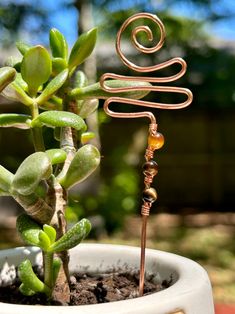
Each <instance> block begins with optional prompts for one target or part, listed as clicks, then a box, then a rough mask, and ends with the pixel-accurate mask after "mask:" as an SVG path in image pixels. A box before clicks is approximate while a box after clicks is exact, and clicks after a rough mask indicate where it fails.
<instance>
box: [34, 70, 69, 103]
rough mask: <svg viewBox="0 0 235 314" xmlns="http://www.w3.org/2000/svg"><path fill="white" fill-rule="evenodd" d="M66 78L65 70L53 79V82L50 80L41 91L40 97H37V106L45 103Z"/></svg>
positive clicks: (66, 71) (66, 72)
mask: <svg viewBox="0 0 235 314" xmlns="http://www.w3.org/2000/svg"><path fill="white" fill-rule="evenodd" d="M67 77H68V70H67V69H66V70H64V71H62V72H61V73H60V74H58V75H57V76H56V77H54V78H53V80H51V81H50V83H49V84H48V85H47V86H46V87H45V89H44V90H43V91H42V93H41V95H40V96H38V97H37V99H36V102H37V104H38V105H41V104H43V103H44V102H45V101H47V100H48V99H50V98H51V97H52V96H53V95H54V94H55V93H56V92H57V90H58V89H59V88H60V87H61V86H62V85H63V84H64V82H65V81H66V79H67Z"/></svg>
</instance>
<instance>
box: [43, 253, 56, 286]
mask: <svg viewBox="0 0 235 314" xmlns="http://www.w3.org/2000/svg"><path fill="white" fill-rule="evenodd" d="M43 259H44V283H45V284H46V285H47V286H48V287H49V288H50V289H52V288H53V284H54V278H53V253H47V252H44V253H43Z"/></svg>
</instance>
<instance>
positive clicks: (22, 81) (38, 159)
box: [0, 28, 148, 302]
mask: <svg viewBox="0 0 235 314" xmlns="http://www.w3.org/2000/svg"><path fill="white" fill-rule="evenodd" d="M96 38H97V29H96V28H93V29H91V30H90V31H88V32H87V33H84V34H82V35H81V36H79V38H78V39H77V41H76V42H75V44H74V46H73V47H72V49H71V51H70V53H69V49H68V45H67V41H66V39H65V37H64V36H63V34H61V33H60V32H59V31H58V30H57V29H52V30H51V31H50V34H49V42H50V51H49V50H48V49H47V48H45V47H44V46H42V45H36V46H30V45H28V44H26V43H23V42H17V43H16V46H17V48H18V50H19V52H20V54H21V55H22V57H21V58H20V59H19V60H18V59H17V60H15V59H14V58H9V59H8V60H7V61H6V63H5V66H4V67H2V68H1V69H0V92H1V95H2V96H3V97H5V98H7V99H9V100H12V101H16V102H18V103H20V104H21V105H22V106H24V107H25V108H24V112H26V113H27V114H21V113H3V114H0V127H4V128H11V127H14V128H20V129H24V130H28V129H30V132H31V137H32V142H33V146H34V148H33V150H34V152H33V153H32V154H31V155H29V156H28V157H27V158H26V159H25V160H23V162H22V163H21V164H20V165H19V167H18V169H17V170H16V172H15V173H11V172H10V171H8V170H7V169H6V168H5V167H3V166H1V165H0V195H1V196H4V195H10V196H12V197H13V198H14V199H15V200H16V201H17V202H18V203H19V204H20V205H21V207H22V208H23V213H22V214H20V216H19V217H18V218H17V223H16V228H17V230H18V233H19V235H20V236H21V238H22V239H23V240H24V241H25V243H27V244H29V245H34V246H37V247H39V248H41V250H42V256H43V274H44V275H43V279H39V278H38V277H37V275H36V274H35V273H34V270H33V268H32V265H31V262H30V261H29V260H28V259H27V260H23V261H22V263H21V264H20V265H19V268H18V274H19V278H20V280H21V282H22V284H21V286H20V291H21V292H22V293H23V294H25V295H33V294H35V293H45V294H46V296H47V297H48V299H50V298H54V299H60V300H62V301H65V302H67V301H68V300H69V271H68V263H69V254H68V250H69V249H71V248H72V247H74V246H76V245H77V244H79V242H80V241H81V240H83V239H84V238H85V237H86V236H87V234H88V233H89V231H90V229H91V224H90V222H89V221H88V220H87V219H86V218H83V219H82V220H81V221H79V222H77V223H76V224H75V225H74V226H73V227H72V228H71V229H70V230H68V229H67V222H66V219H65V209H66V206H67V200H68V193H69V189H70V188H71V187H72V186H74V185H76V184H78V183H80V182H82V181H83V180H85V179H86V178H87V177H89V176H90V175H91V174H92V173H93V172H94V170H95V169H96V168H97V166H98V165H99V163H100V152H99V150H98V149H97V148H96V147H95V146H93V145H92V144H90V143H89V141H90V139H91V138H93V137H94V134H93V133H92V132H89V130H87V125H86V118H87V117H88V116H89V115H90V114H92V113H93V112H94V111H95V110H97V107H98V100H99V99H105V98H107V97H110V95H111V94H110V93H109V92H105V91H104V90H102V88H101V87H100V84H99V82H97V83H93V84H89V82H88V80H87V78H86V75H85V74H84V73H83V72H82V71H81V69H80V68H79V67H80V65H81V64H82V63H83V62H84V61H85V60H86V59H87V58H88V57H89V55H90V54H91V53H92V51H93V49H94V47H95V43H96ZM88 62H89V60H88ZM106 84H107V85H109V86H110V87H114V86H115V87H124V86H130V85H132V86H133V85H134V86H137V85H145V84H148V83H145V82H131V81H130V82H124V81H118V80H116V81H112V80H110V81H107V83H106ZM145 94H146V92H145V91H138V90H134V91H130V92H126V93H119V94H115V95H116V96H128V97H129V98H133V99H139V98H142V97H144V96H145ZM45 128H53V134H54V138H55V142H54V143H57V145H55V144H54V143H53V144H52V145H53V147H46V145H45V142H46V141H45ZM47 145H48V144H47ZM56 287H60V289H56Z"/></svg>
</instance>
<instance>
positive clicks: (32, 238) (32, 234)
mask: <svg viewBox="0 0 235 314" xmlns="http://www.w3.org/2000/svg"><path fill="white" fill-rule="evenodd" d="M16 229H17V231H18V233H19V235H20V236H21V238H22V240H23V241H24V242H26V243H27V244H30V245H36V246H39V232H40V231H41V230H42V228H41V226H40V225H39V224H38V223H37V222H36V221H35V220H33V219H32V218H30V217H29V216H28V215H27V214H21V215H20V216H18V217H17V220H16Z"/></svg>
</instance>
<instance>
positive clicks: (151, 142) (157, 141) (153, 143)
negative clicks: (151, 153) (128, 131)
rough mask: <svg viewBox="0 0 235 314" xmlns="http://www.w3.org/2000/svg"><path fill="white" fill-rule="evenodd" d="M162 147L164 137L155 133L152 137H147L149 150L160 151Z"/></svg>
mask: <svg viewBox="0 0 235 314" xmlns="http://www.w3.org/2000/svg"><path fill="white" fill-rule="evenodd" d="M163 145H164V136H163V135H162V134H161V133H159V132H157V133H156V134H154V135H149V137H148V146H149V147H150V149H152V150H155V149H160V148H161V147H162V146H163Z"/></svg>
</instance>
